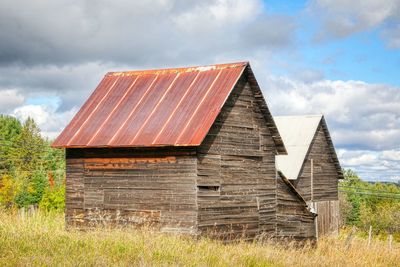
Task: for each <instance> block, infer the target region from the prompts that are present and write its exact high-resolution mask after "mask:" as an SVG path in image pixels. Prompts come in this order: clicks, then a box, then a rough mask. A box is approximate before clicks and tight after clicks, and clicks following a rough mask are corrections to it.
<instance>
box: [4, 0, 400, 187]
mask: <svg viewBox="0 0 400 267" xmlns="http://www.w3.org/2000/svg"><path fill="white" fill-rule="evenodd" d="M237 61H249V62H250V64H251V66H252V69H253V71H254V73H255V76H256V78H257V80H258V82H259V84H260V86H261V88H262V90H263V94H264V96H265V98H266V100H267V102H268V105H269V108H270V110H271V112H272V114H273V115H306V114H323V115H324V116H325V119H326V121H327V123H328V128H329V130H330V132H331V136H332V139H333V142H334V145H335V147H336V151H337V154H338V157H339V160H340V163H341V165H342V167H343V168H350V169H353V170H355V171H356V172H357V173H358V174H359V175H360V176H361V178H362V179H364V180H374V181H398V180H400V71H399V70H400V1H399V0H353V1H348V0H346V1H345V0H309V1H300V0H293V1H278V0H271V1H267V0H266V1H261V0H204V1H197V0H193V1H191V0H169V1H167V0H150V1H130V0H113V1H107V0H96V1H94V0H38V1H22V0H2V1H0V113H3V114H9V115H12V116H15V117H17V118H19V119H21V120H25V119H26V118H27V117H28V116H31V117H33V118H34V119H35V120H36V121H37V123H38V124H39V126H40V128H41V130H42V132H43V134H44V135H45V136H46V137H48V138H50V139H52V138H55V137H56V136H57V135H58V134H59V133H60V132H61V131H62V129H63V128H64V127H65V126H66V124H67V123H68V122H69V121H70V120H71V119H72V117H73V116H74V114H75V113H76V112H77V111H78V109H79V107H80V106H81V105H82V104H83V103H84V101H85V100H86V99H87V98H88V96H89V95H90V93H91V92H92V91H93V90H94V89H95V87H96V85H97V84H98V83H99V81H100V80H101V79H102V77H103V76H104V74H105V73H106V72H108V71H122V70H135V69H149V68H165V67H181V66H197V65H207V64H214V63H229V62H237Z"/></svg>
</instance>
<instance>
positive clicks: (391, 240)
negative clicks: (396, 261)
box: [389, 234, 393, 250]
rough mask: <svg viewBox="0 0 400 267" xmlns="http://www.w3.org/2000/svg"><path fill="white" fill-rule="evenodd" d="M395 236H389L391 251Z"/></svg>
mask: <svg viewBox="0 0 400 267" xmlns="http://www.w3.org/2000/svg"><path fill="white" fill-rule="evenodd" d="M392 243H393V235H391V234H390V235H389V249H390V250H392Z"/></svg>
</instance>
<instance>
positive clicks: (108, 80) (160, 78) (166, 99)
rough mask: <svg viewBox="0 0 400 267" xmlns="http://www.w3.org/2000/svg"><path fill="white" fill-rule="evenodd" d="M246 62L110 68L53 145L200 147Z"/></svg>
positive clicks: (69, 146) (246, 64)
mask: <svg viewBox="0 0 400 267" xmlns="http://www.w3.org/2000/svg"><path fill="white" fill-rule="evenodd" d="M247 66H248V62H239V63H232V64H218V65H210V66H198V67H189V68H173V69H157V70H141V71H126V72H109V73H107V74H106V75H105V77H104V78H103V80H102V81H101V82H100V84H99V85H98V86H97V88H96V90H95V91H94V92H93V93H92V95H91V96H90V97H89V99H88V100H87V101H86V103H85V104H84V105H83V106H82V108H81V109H80V110H79V112H78V113H77V114H76V115H75V117H74V118H73V119H72V121H71V122H70V123H69V125H68V126H67V127H66V128H65V129H64V131H63V132H62V133H61V134H60V135H59V137H58V138H57V139H56V140H55V141H54V143H53V147H68V148H72V147H139V146H198V145H200V144H201V142H202V141H203V139H204V137H205V136H206V135H207V133H208V131H209V129H210V127H211V126H212V124H213V122H214V121H215V119H216V117H217V116H218V114H219V112H220V111H221V108H222V106H223V104H224V103H225V101H226V99H227V97H228V96H229V94H230V92H231V91H232V89H233V87H234V86H235V84H236V83H237V81H238V79H239V78H240V76H241V75H242V73H243V71H244V70H245V68H246V67H247Z"/></svg>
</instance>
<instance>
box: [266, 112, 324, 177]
mask: <svg viewBox="0 0 400 267" xmlns="http://www.w3.org/2000/svg"><path fill="white" fill-rule="evenodd" d="M321 119H322V115H310V116H274V121H275V123H276V126H277V127H278V130H279V133H280V134H281V137H282V139H283V143H284V144H285V147H286V150H287V152H288V154H287V155H279V156H276V167H277V169H278V170H280V171H282V172H283V173H284V174H285V176H286V177H288V178H289V179H297V177H298V176H299V173H300V170H301V167H302V166H303V162H304V159H305V158H306V156H307V152H308V149H309V147H310V145H311V142H312V140H313V138H314V135H315V133H316V131H317V129H318V125H319V123H320V122H321Z"/></svg>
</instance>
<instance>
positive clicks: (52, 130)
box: [11, 104, 77, 139]
mask: <svg viewBox="0 0 400 267" xmlns="http://www.w3.org/2000/svg"><path fill="white" fill-rule="evenodd" d="M76 111H77V110H76V109H71V110H69V111H65V112H56V109H55V107H54V106H53V105H51V104H50V105H45V104H43V105H24V106H21V107H18V108H16V109H15V110H14V111H13V112H12V113H11V115H12V116H14V117H16V118H18V119H19V120H21V121H25V120H26V119H27V118H28V117H31V118H33V119H34V120H35V122H36V123H37V124H38V126H39V128H40V129H41V133H42V135H43V136H44V137H47V138H49V139H54V138H56V137H57V136H58V134H59V133H60V132H61V130H62V129H63V128H64V127H65V126H66V125H67V123H68V122H69V121H70V120H71V119H72V117H73V115H74V114H75V113H76Z"/></svg>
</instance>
